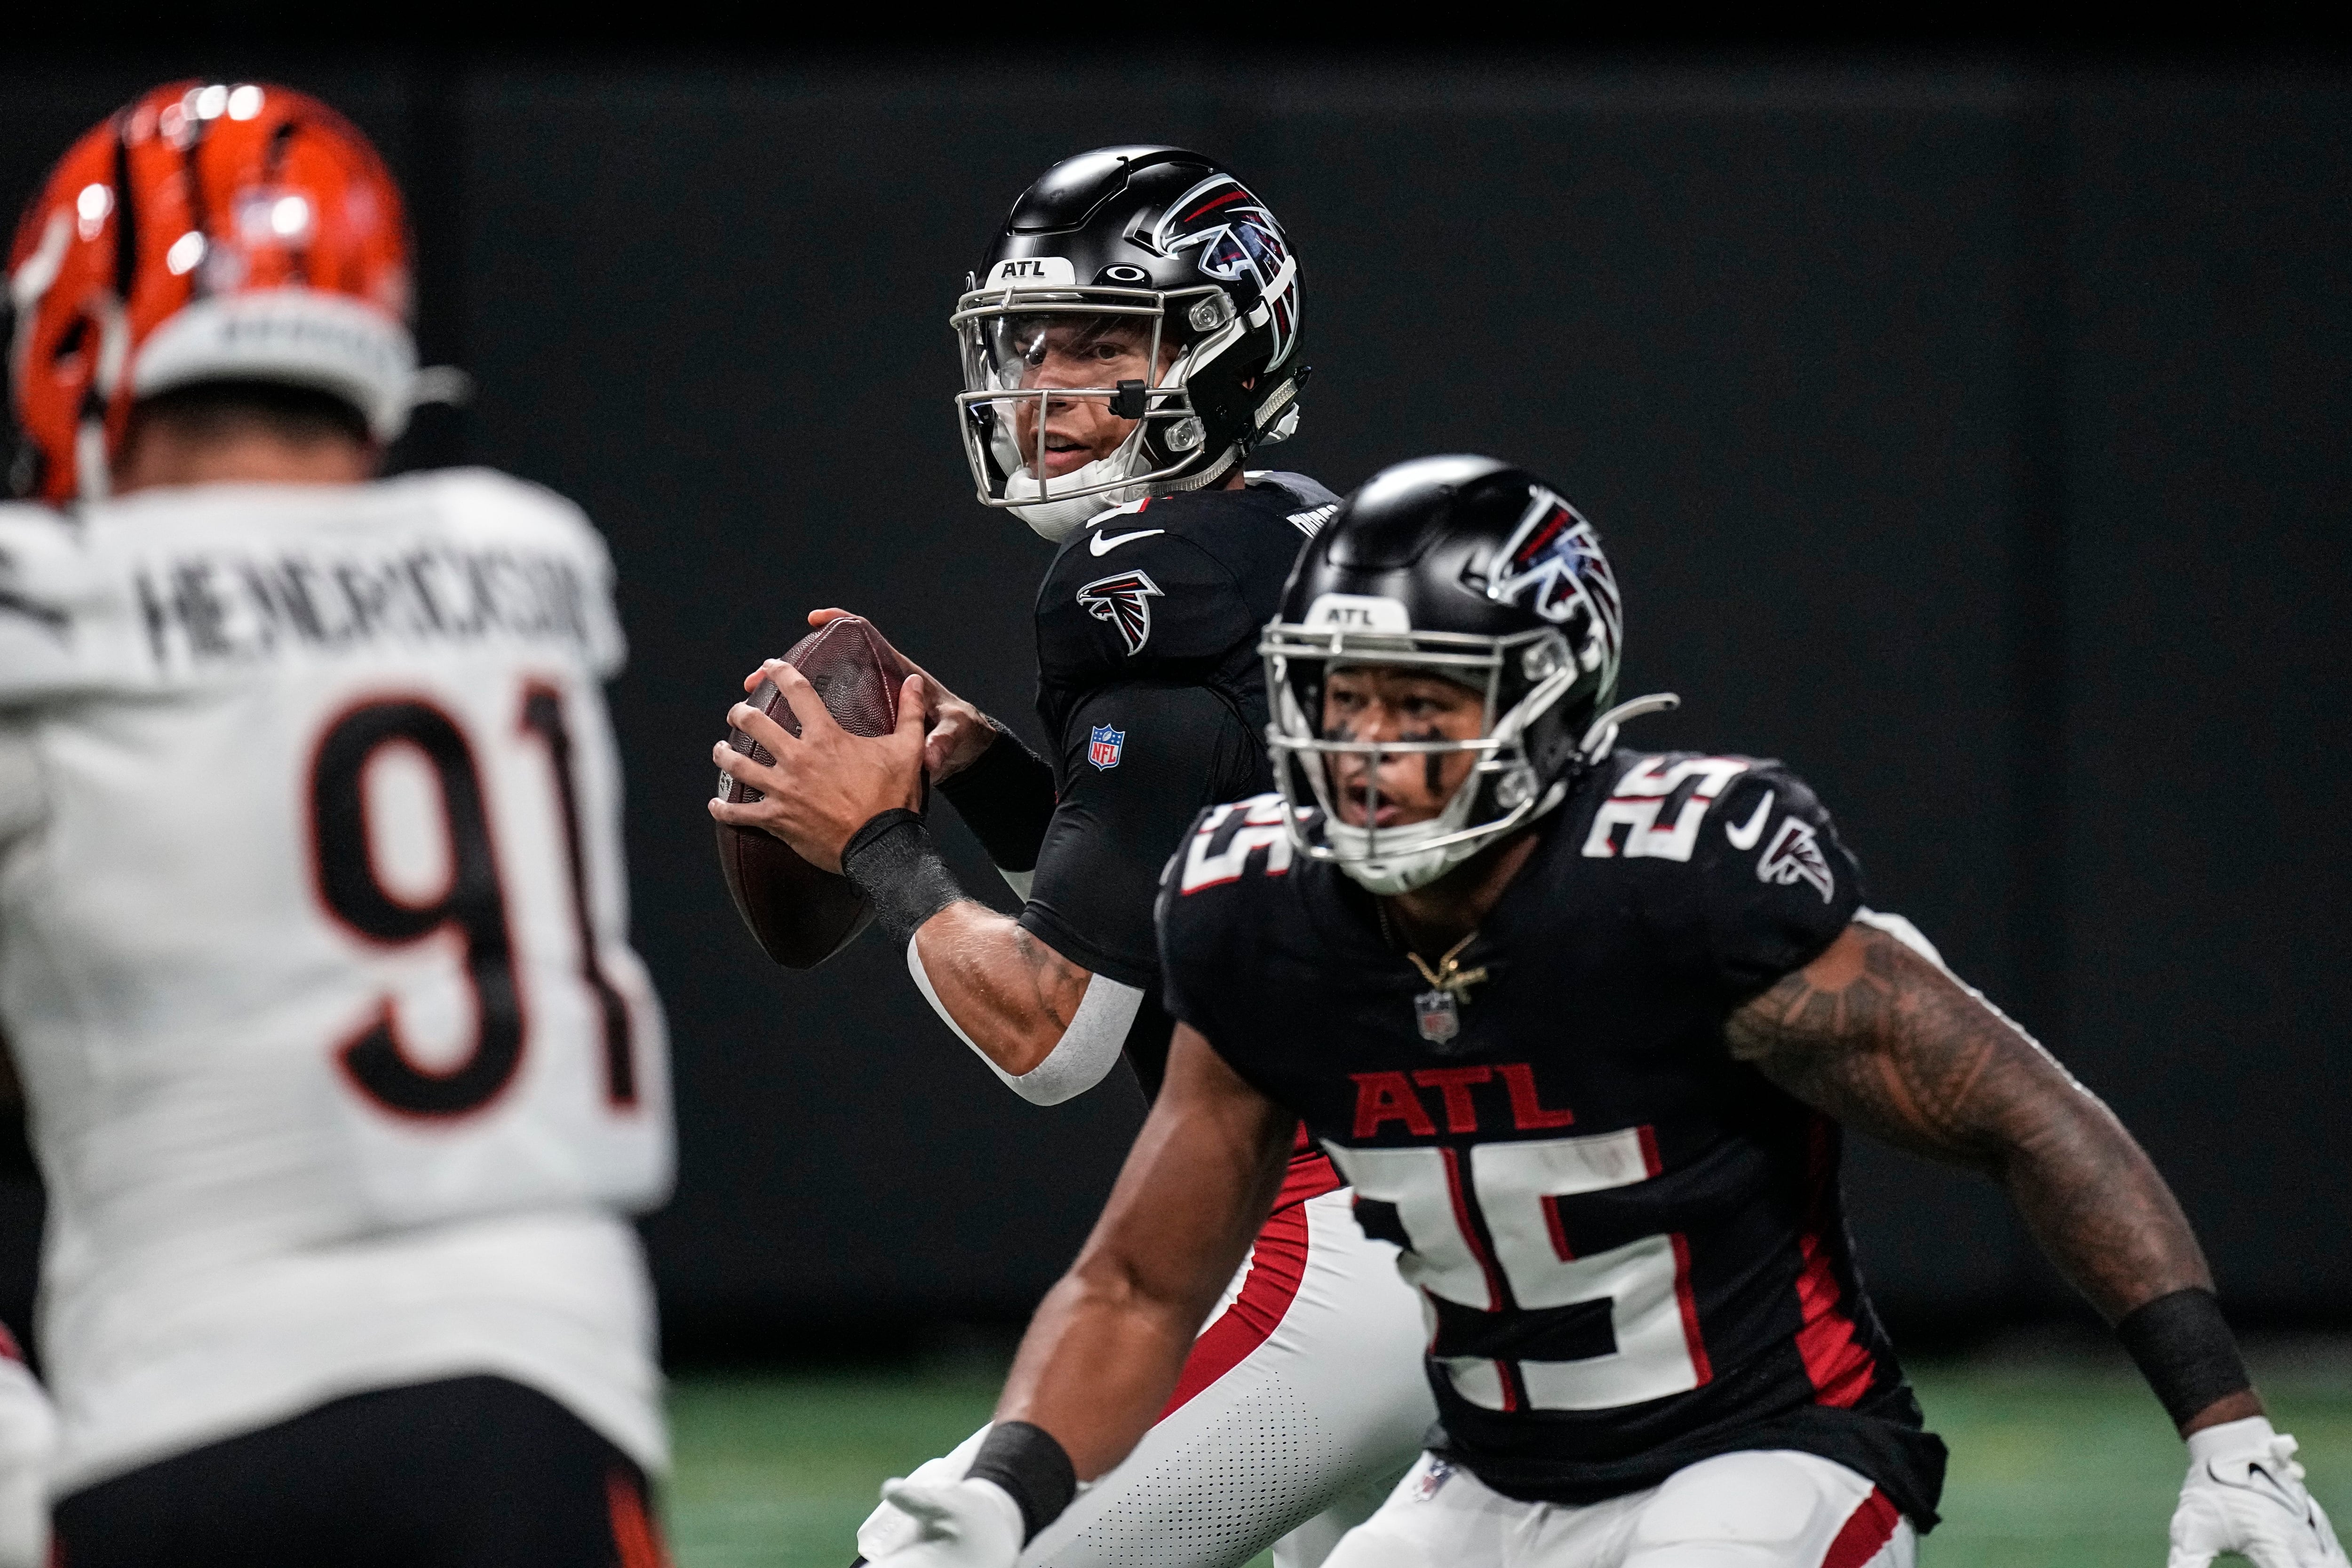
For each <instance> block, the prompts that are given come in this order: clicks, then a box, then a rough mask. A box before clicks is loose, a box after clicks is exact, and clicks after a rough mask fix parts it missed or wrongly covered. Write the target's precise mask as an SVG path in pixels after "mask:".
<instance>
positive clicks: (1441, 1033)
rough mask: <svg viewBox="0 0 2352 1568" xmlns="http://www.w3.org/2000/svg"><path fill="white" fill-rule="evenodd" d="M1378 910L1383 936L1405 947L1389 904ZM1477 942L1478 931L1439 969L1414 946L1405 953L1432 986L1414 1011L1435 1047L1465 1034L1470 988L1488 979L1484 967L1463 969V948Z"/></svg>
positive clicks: (1423, 1035) (1448, 955)
mask: <svg viewBox="0 0 2352 1568" xmlns="http://www.w3.org/2000/svg"><path fill="white" fill-rule="evenodd" d="M1374 907H1375V908H1376V909H1377V910H1378V911H1379V912H1380V917H1381V936H1383V937H1385V938H1386V939H1387V940H1388V941H1389V942H1390V943H1391V945H1400V946H1401V944H1398V942H1397V936H1396V933H1395V932H1394V930H1392V929H1391V926H1390V925H1389V911H1388V905H1387V904H1376V905H1374ZM1476 940H1478V933H1477V932H1475V930H1474V931H1472V932H1471V933H1470V935H1468V936H1465V937H1464V938H1462V940H1461V941H1459V942H1456V943H1455V944H1454V946H1451V947H1448V948H1447V949H1446V950H1445V953H1444V956H1442V957H1440V958H1439V959H1438V960H1437V967H1435V968H1432V967H1430V964H1429V960H1428V959H1426V958H1423V956H1421V955H1420V954H1418V953H1416V952H1414V951H1413V950H1412V948H1411V947H1406V948H1405V950H1404V956H1406V957H1407V958H1410V959H1411V960H1412V967H1414V968H1415V969H1418V970H1420V971H1421V977H1422V978H1423V980H1425V981H1426V982H1428V985H1429V989H1427V990H1425V991H1423V992H1422V993H1421V994H1420V995H1418V996H1416V997H1414V998H1412V1010H1413V1019H1414V1022H1415V1023H1416V1024H1417V1025H1418V1026H1419V1028H1420V1030H1421V1038H1422V1039H1423V1040H1427V1041H1429V1042H1430V1043H1431V1044H1432V1045H1436V1046H1444V1045H1445V1044H1447V1043H1448V1042H1449V1041H1451V1040H1453V1039H1454V1036H1455V1035H1457V1034H1460V1033H1461V1032H1462V1004H1463V1003H1465V1002H1466V1001H1468V1000H1469V999H1470V988H1471V987H1473V986H1475V985H1479V984H1482V983H1483V982H1484V981H1485V980H1486V966H1485V965H1483V964H1482V965H1480V966H1479V967H1477V968H1475V969H1465V968H1464V967H1462V953H1463V949H1465V948H1466V947H1468V946H1470V944H1471V943H1473V942H1475V941H1476Z"/></svg>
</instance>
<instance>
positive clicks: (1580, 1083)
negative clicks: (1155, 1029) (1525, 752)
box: [1160, 754, 1944, 1529]
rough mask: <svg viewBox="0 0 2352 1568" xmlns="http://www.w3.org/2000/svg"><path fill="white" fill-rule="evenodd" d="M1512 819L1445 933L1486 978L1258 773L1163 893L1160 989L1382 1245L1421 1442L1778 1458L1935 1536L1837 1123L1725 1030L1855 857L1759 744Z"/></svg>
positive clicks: (1819, 914)
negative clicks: (1422, 1395) (1295, 827)
mask: <svg viewBox="0 0 2352 1568" xmlns="http://www.w3.org/2000/svg"><path fill="white" fill-rule="evenodd" d="M1535 831H1537V832H1538V834H1539V835H1540V840H1539V842H1538V846H1537V848H1536V850H1535V852H1534V853H1533V855H1532V856H1531V858H1530V859H1529V860H1528V862H1527V864H1526V866H1525V867H1524V869H1523V870H1522V871H1521V872H1520V873H1519V874H1518V876H1517V878H1516V880H1514V881H1513V882H1512V883H1511V884H1510V885H1509V887H1508V888H1507V890H1506V891H1505V892H1504V894H1503V895H1502V898H1501V900H1500V902H1499V903H1497V904H1496V906H1495V908H1494V910H1493V911H1492V912H1491V913H1490V915H1488V916H1487V918H1486V922H1485V924H1484V925H1482V927H1481V928H1480V931H1479V933H1478V935H1477V936H1476V937H1475V939H1474V940H1473V941H1472V942H1471V944H1470V945H1469V946H1468V947H1467V948H1466V949H1465V951H1464V952H1463V953H1462V954H1461V955H1460V956H1459V964H1460V967H1461V970H1462V971H1464V972H1475V971H1476V970H1481V969H1483V970H1484V971H1485V972H1486V973H1485V977H1484V978H1483V979H1478V978H1474V979H1473V980H1472V982H1471V983H1470V984H1468V985H1467V987H1466V988H1456V990H1455V991H1454V992H1443V991H1438V990H1434V989H1433V988H1432V987H1431V986H1430V985H1429V983H1428V981H1427V980H1425V979H1424V978H1423V977H1422V976H1421V974H1420V973H1419V972H1418V971H1417V970H1416V969H1415V968H1414V967H1413V966H1412V964H1411V962H1410V961H1409V960H1408V959H1407V957H1406V956H1405V955H1404V953H1403V952H1402V949H1401V948H1400V946H1398V945H1397V943H1396V941H1395V940H1393V939H1392V938H1391V936H1390V935H1389V934H1388V932H1387V931H1386V929H1385V928H1384V926H1383V924H1382V921H1381V915H1380V913H1379V910H1378V909H1377V907H1376V904H1375V902H1374V900H1373V899H1372V898H1371V897H1370V895H1369V894H1366V893H1364V892H1363V891H1362V890H1360V888H1359V887H1357V886H1356V884H1355V883H1352V882H1350V881H1349V880H1348V879H1347V878H1346V877H1345V876H1344V875H1342V874H1341V873H1339V871H1338V870H1337V869H1335V868H1334V867H1332V866H1330V865H1329V864H1328V863H1324V862H1316V861H1312V860H1310V859H1309V858H1307V856H1305V855H1303V854H1299V853H1297V852H1294V850H1293V848H1292V846H1291V845H1290V843H1289V841H1288V840H1287V839H1286V836H1285V830H1284V829H1283V827H1282V825H1281V820H1280V813H1279V810H1278V809H1277V802H1276V801H1275V800H1273V799H1272V798H1263V799H1261V800H1255V801H1244V802H1241V803H1238V804H1235V805H1228V806H1220V807H1217V808H1214V809H1213V810H1210V811H1208V812H1206V813H1204V814H1203V815H1202V818H1201V819H1200V821H1199V822H1198V823H1197V825H1196V827H1195V831H1194V834H1193V837H1192V840H1191V841H1190V842H1189V844H1188V845H1187V847H1186V848H1185V849H1184V850H1183V851H1182V852H1180V853H1179V854H1178V855H1177V857H1176V858H1175V860H1173V861H1172V862H1170V866H1169V871H1168V875H1167V879H1166V882H1165V885H1164V891H1163V894H1162V897H1161V903H1160V940H1161V950H1162V955H1163V963H1164V967H1165V974H1166V985H1167V992H1168V997H1169V1006H1170V1008H1171V1011H1172V1012H1173V1013H1174V1014H1175V1016H1177V1017H1178V1018H1180V1019H1183V1020H1184V1021H1185V1022H1187V1023H1190V1024H1192V1026H1193V1027H1194V1028H1196V1029H1198V1030H1200V1031H1201V1032H1202V1034H1203V1035H1205V1036H1206V1037H1207V1038H1208V1040H1210V1041H1211V1042H1212V1043H1213V1045H1214V1046H1215V1047H1216V1049H1217V1050H1218V1051H1219V1052H1220V1053H1221V1054H1222V1055H1223V1057H1224V1058H1225V1059H1226V1060H1227V1061H1229V1062H1230V1063H1231V1064H1232V1065H1233V1067H1234V1070H1235V1071H1238V1072H1239V1073H1241V1074H1242V1076H1243V1077H1244V1078H1245V1079H1246V1080H1248V1081H1249V1082H1251V1083H1252V1084H1254V1085H1255V1086H1256V1087H1257V1088H1258V1089H1259V1090H1260V1091H1261V1092H1264V1093H1265V1094H1266V1095H1268V1096H1269V1097H1270V1098H1272V1099H1274V1100H1275V1101H1276V1102H1277V1103H1280V1104H1282V1105H1284V1106H1285V1107H1286V1108H1288V1109H1291V1110H1295V1111H1296V1112H1297V1113H1298V1114H1299V1115H1300V1116H1301V1117H1302V1118H1303V1119H1304V1120H1305V1122H1306V1124H1307V1128H1308V1130H1309V1131H1310V1132H1311V1133H1312V1134H1313V1135H1314V1136H1315V1137H1316V1138H1317V1139H1318V1141H1320V1142H1321V1143H1322V1145H1324V1147H1325V1148H1326V1149H1328V1151H1329V1152H1330V1154H1331V1155H1332V1158H1333V1160H1334V1161H1335V1162H1336V1163H1337V1165H1338V1166H1339V1169H1340V1171H1341V1173H1342V1174H1343V1175H1344V1176H1346V1177H1347V1178H1348V1179H1349V1182H1350V1183H1351V1184H1352V1185H1353V1186H1354V1187H1355V1190H1356V1199H1355V1202H1356V1210H1357V1215H1358V1218H1359V1221H1360V1223H1361V1225H1362V1226H1363V1228H1364V1229H1365V1230H1366V1231H1367V1232H1368V1233H1369V1234H1370V1235H1372V1236H1375V1237H1380V1238H1384V1239H1388V1240H1391V1241H1393V1242H1395V1243H1397V1244H1398V1245H1399V1246H1401V1247H1402V1248H1403V1249H1405V1250H1404V1252H1403V1254H1402V1257H1401V1259H1400V1267H1401V1269H1402V1271H1403V1272H1404V1275H1405V1277H1406V1279H1407V1280H1408V1281H1411V1282H1412V1283H1413V1284H1414V1285H1416V1286H1417V1287H1418V1288H1419V1289H1420V1290H1421V1291H1423V1295H1424V1298H1425V1299H1426V1301H1427V1302H1428V1305H1429V1321H1430V1323H1431V1325H1432V1332H1431V1336H1430V1340H1429V1343H1428V1348H1427V1358H1428V1370H1429V1376H1430V1381H1431V1384H1432V1386H1433V1390H1434V1392H1435V1394H1436V1397H1437V1401H1438V1406H1439V1409H1440V1412H1441V1418H1442V1424H1443V1432H1442V1435H1441V1437H1439V1438H1437V1439H1433V1448H1434V1449H1435V1451H1436V1452H1437V1453H1439V1454H1440V1455H1441V1456H1443V1457H1444V1458H1449V1459H1452V1460H1454V1461H1455V1462H1458V1463H1460V1464H1462V1465H1464V1466H1465V1467H1466V1468H1468V1469H1470V1470H1471V1471H1472V1472H1473V1473H1475V1475H1476V1476H1477V1477H1478V1478H1479V1479H1481V1480H1482V1481H1484V1482H1486V1484H1487V1485H1488V1486H1490V1487H1492V1488H1494V1489H1495V1490H1497V1491H1499V1492H1502V1493H1504V1494H1505V1495H1507V1496H1509V1497H1513V1498H1517V1499H1520V1500H1526V1501H1544V1502H1561V1503H1590V1502H1595V1501H1600V1500H1604V1499H1607V1498H1611V1497H1615V1496H1620V1495H1622V1494H1624V1493H1627V1492H1632V1491H1636V1490H1642V1489H1644V1488H1648V1487H1653V1486H1656V1485H1658V1484H1660V1483H1661V1482H1663V1481H1664V1480H1665V1479H1666V1478H1667V1477H1669V1476H1670V1475H1672V1474H1673V1473H1674V1472H1675V1471H1676V1470H1678V1469H1682V1468H1684V1467H1685V1466H1687V1465H1689V1464H1692V1463H1694V1462H1696V1461H1697V1460H1699V1459H1703V1458H1709V1457H1711V1456H1714V1455H1717V1454H1722V1453H1727V1452H1734V1451H1740V1450H1748V1449H1769V1448H1792V1449H1799V1450H1803V1451H1807V1452H1811V1453H1814V1454H1819V1455H1821V1456H1822V1457H1823V1458H1829V1459H1832V1460H1834V1461H1836V1462H1838V1463H1840V1464H1843V1465H1845V1466H1847V1467H1848V1468H1850V1469H1853V1470H1856V1471H1858V1472H1860V1473H1861V1474H1863V1475H1864V1476H1866V1477H1868V1478H1870V1479H1872V1480H1873V1481H1874V1482H1875V1483H1876V1484H1877V1485H1878V1486H1879V1487H1880V1488H1881V1489H1882V1490H1885V1493H1886V1494H1887V1496H1888V1497H1889V1498H1891V1499H1892V1500H1894V1501H1895V1504H1896V1505H1897V1506H1899V1507H1900V1508H1901V1509H1902V1511H1903V1512H1904V1513H1905V1514H1906V1515H1908V1516H1909V1517H1910V1518H1911V1519H1912V1520H1913V1521H1915V1522H1916V1524H1917V1525H1918V1526H1919V1527H1920V1528H1922V1529H1925V1528H1927V1527H1928V1526H1929V1525H1931V1524H1932V1523H1933V1522H1934V1521H1935V1517H1936V1514H1935V1508H1936V1503H1937V1497H1938V1494H1939V1492H1940V1490H1941V1487H1942V1479H1943V1469H1944V1447H1943V1444H1942V1442H1941V1441H1940V1440H1939V1439H1937V1437H1933V1436H1932V1435H1930V1434H1928V1433H1927V1432H1926V1431H1925V1430H1923V1426H1922V1416H1921V1413H1920V1410H1919V1406H1918V1403H1917V1401H1916V1399H1915V1398H1914V1397H1913V1396H1912V1394H1911V1391H1910V1389H1909V1387H1908V1386H1907V1385H1906V1383H1905V1381H1904V1378H1903V1374H1902V1371H1901V1369H1900V1367H1899V1366H1898V1365H1897V1364H1896V1362H1895V1355H1894V1352H1893V1349H1892V1347H1891V1346H1890V1345H1889V1343H1888V1342H1887V1338H1886V1335H1885V1332H1884V1331H1883V1330H1882V1329H1881V1327H1880V1326H1879V1323H1878V1320H1877V1318H1876V1315H1875V1314H1874V1312H1873V1311H1872V1309H1871V1306H1870V1303H1869V1301H1868V1299H1867V1297H1866V1296H1865V1295H1864V1291H1863V1288H1862V1281H1861V1278H1860V1276H1859V1274H1858V1273H1857V1272H1856V1270H1855V1269H1854V1266H1853V1258H1852V1246H1851V1243H1850V1241H1849V1239H1848V1238H1847V1234H1846V1228H1845V1222H1844V1218H1843V1211H1842V1207H1841V1197H1840V1187H1839V1178H1838V1160H1839V1130H1838V1128H1837V1126H1836V1125H1835V1124H1833V1123H1832V1122H1830V1121H1829V1120H1828V1119H1826V1118H1824V1117H1823V1116H1822V1115H1820V1114H1819V1113H1816V1112H1814V1111H1812V1110H1811V1109H1810V1108H1808V1107H1807V1106H1805V1105H1803V1104H1801V1103H1799V1102H1798V1101H1796V1100H1795V1099H1793V1098H1791V1097H1790V1095H1788V1094H1787V1093H1785V1092H1782V1091H1781V1090H1780V1089H1779V1088H1777V1087H1775V1086H1774V1085H1773V1084H1772V1083H1770V1082H1769V1081H1767V1080H1766V1079H1765V1078H1764V1077H1763V1076H1762V1075H1761V1074H1759V1072H1757V1071H1755V1070H1754V1069H1753V1068H1751V1067H1748V1066H1747V1065H1744V1064H1742V1063H1740V1062H1738V1061H1734V1060H1733V1059H1732V1057H1731V1055H1730V1053H1729V1051H1728V1050H1727V1047H1726V1044H1725V1039H1724V1024H1725V1020H1726V1019H1727V1017H1728V1015H1729V1014H1730V1012H1731V1011H1732V1010H1733V1009H1736V1008H1738V1007H1739V1006H1740V1005H1741V1004H1743V1003H1744V1002H1746V1001H1747V1000H1748V999H1749V998H1753V997H1754V996H1756V995H1757V994H1758V993H1759V992H1760V991H1762V990H1763V989H1764V988H1767V987H1769V986H1770V985H1771V984H1772V983H1773V982H1774V981H1776V980H1778V979H1779V978H1780V977H1782V976H1784V975H1786V974H1788V973H1790V971H1792V970H1794V969H1797V968H1800V967H1802V966H1803V965H1805V964H1806V963H1808V962H1810V961H1811V959H1812V958H1813V957H1815V956H1818V955H1819V954H1820V953H1821V952H1822V950H1823V949H1824V948H1826V947H1827V946H1829V944H1830V943H1831V942H1832V940H1834V939H1835V937H1836V936H1837V935H1838V934H1839V933H1840V932H1841V931H1842V930H1843V929H1844V928H1845V926H1846V925H1847V923H1848V921H1849V920H1850V919H1851V917H1852V916H1853V913H1854V911H1855V909H1856V908H1857V907H1858V906H1859V904H1860V902H1861V888H1860V876H1859V872H1858V870H1857V868H1856V866H1855V863H1854V862H1853V857H1852V856H1851V855H1850V854H1849V853H1848V852H1847V851H1846V849H1845V847H1844V846H1843V844H1842V843H1840V842H1839V841H1838V838H1837V834H1836V832H1835V831H1834V830H1833V828H1832V826H1831V823H1830V821H1829V818H1828V816H1827V814H1826V813H1825V812H1824V811H1823V810H1822V807H1821V805H1820V804H1819V802H1818V801H1817V800H1815V799H1814V797H1813V795H1812V793H1811V790H1810V789H1807V788H1806V787H1805V785H1804V784H1803V783H1802V782H1801V781H1800V780H1799V779H1796V778H1795V777H1793V776H1792V775H1790V773H1788V772H1787V771H1786V770H1785V769H1783V768H1780V766H1779V765H1778V764H1776V763H1772V762H1767V761H1758V760H1754V759H1751V758H1711V757H1703V756H1696V755H1690V754H1668V755H1663V756H1660V755H1648V756H1643V755H1625V754H1620V755H1618V756H1616V757H1614V758H1609V759H1607V760H1605V761H1603V762H1602V763H1601V764H1599V765H1597V766H1596V767H1594V768H1592V769H1591V770H1590V771H1589V772H1587V773H1585V774H1584V775H1583V776H1582V778H1581V779H1580V780H1579V781H1578V782H1577V783H1576V785H1575V786H1574V787H1573V789H1571V791H1570V794H1569V796H1568V798H1567V799H1566V800H1565V801H1564V802H1563V803H1562V804H1561V805H1560V806H1559V807H1558V808H1557V809H1556V810H1553V811H1552V812H1551V813H1550V814H1549V816H1548V817H1547V818H1545V819H1544V820H1543V821H1542V822H1541V823H1540V824H1539V825H1538V828H1537V829H1536V830H1535ZM1423 956H1424V957H1425V958H1434V955H1423Z"/></svg>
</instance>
